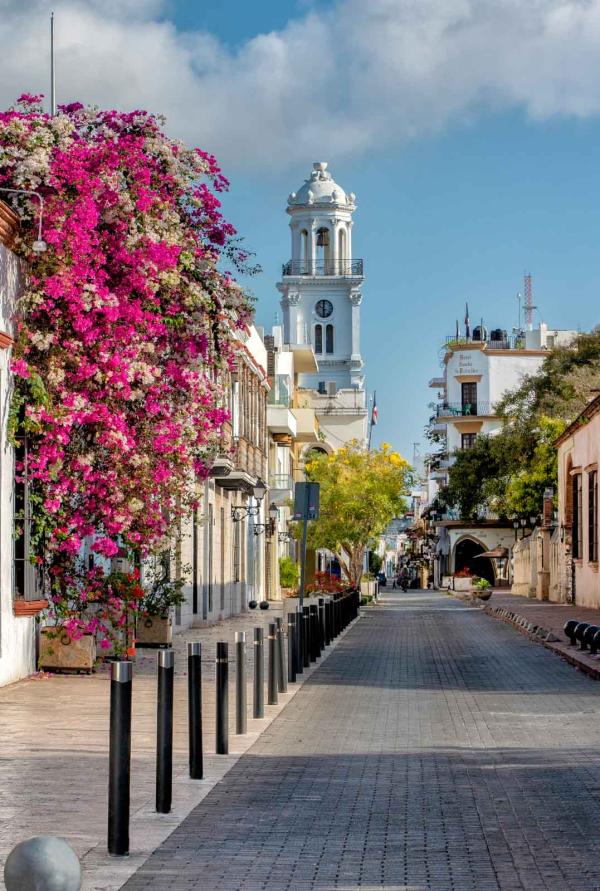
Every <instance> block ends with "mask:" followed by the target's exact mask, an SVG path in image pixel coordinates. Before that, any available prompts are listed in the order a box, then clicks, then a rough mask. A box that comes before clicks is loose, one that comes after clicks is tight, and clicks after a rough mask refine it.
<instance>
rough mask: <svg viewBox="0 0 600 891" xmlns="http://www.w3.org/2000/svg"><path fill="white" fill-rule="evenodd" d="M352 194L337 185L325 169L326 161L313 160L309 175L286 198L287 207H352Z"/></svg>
mask: <svg viewBox="0 0 600 891" xmlns="http://www.w3.org/2000/svg"><path fill="white" fill-rule="evenodd" d="M354 198H355V196H354V194H353V193H352V192H351V193H350V194H349V195H347V194H346V192H345V191H344V190H343V189H342V187H341V186H339V185H338V184H337V183H336V181H335V180H334V178H333V177H332V175H331V174H330V173H329V171H328V170H327V162H326V161H315V162H314V164H313V170H312V173H311V175H310V177H309V178H308V179H307V180H305V181H304V184H303V185H302V186H301V187H300V188H299V189H298V191H297V192H292V193H291V195H290V196H289V198H288V206H289V207H306V206H307V205H313V204H326V205H334V206H337V207H354Z"/></svg>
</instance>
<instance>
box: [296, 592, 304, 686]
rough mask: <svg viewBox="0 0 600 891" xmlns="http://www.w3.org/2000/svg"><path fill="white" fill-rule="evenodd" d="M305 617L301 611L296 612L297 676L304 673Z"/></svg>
mask: <svg viewBox="0 0 600 891" xmlns="http://www.w3.org/2000/svg"><path fill="white" fill-rule="evenodd" d="M303 631H304V615H303V611H302V610H301V609H299V608H298V609H297V610H296V674H297V675H298V674H302V673H303V671H304V637H303V636H302V632H303Z"/></svg>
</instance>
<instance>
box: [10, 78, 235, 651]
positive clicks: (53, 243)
mask: <svg viewBox="0 0 600 891" xmlns="http://www.w3.org/2000/svg"><path fill="white" fill-rule="evenodd" d="M0 186H1V187H6V188H13V189H24V190H35V191H37V192H38V193H40V194H41V195H42V197H43V199H44V218H43V220H44V227H43V237H44V240H45V241H46V242H47V245H48V250H47V251H46V252H45V253H36V252H35V251H34V250H33V248H32V245H33V242H34V240H35V238H36V229H35V223H36V220H37V217H38V213H39V205H38V201H37V199H36V198H35V197H34V196H32V195H24V194H18V195H14V194H13V195H6V196H5V195H4V194H3V193H2V194H1V197H2V198H3V199H4V200H8V201H10V203H12V205H13V207H14V208H15V209H16V210H17V211H18V212H19V214H20V216H21V217H22V219H23V220H24V223H23V225H22V227H21V229H20V232H19V234H18V236H17V240H16V244H15V247H14V250H15V251H16V252H17V253H18V254H19V255H20V256H21V257H22V258H23V259H24V261H25V263H26V270H27V275H26V282H25V288H24V291H23V293H22V295H21V296H20V298H19V305H18V308H17V315H16V318H15V337H16V342H15V346H14V350H13V358H12V371H13V374H14V378H15V388H14V395H13V401H12V411H11V435H12V437H13V439H14V441H15V443H22V442H23V441H24V440H25V439H26V443H27V453H26V461H25V458H24V457H23V458H22V460H20V461H19V462H18V464H17V473H18V474H20V475H21V476H24V475H26V477H27V480H28V484H29V490H30V503H31V504H32V505H33V511H32V522H33V529H32V541H33V543H34V551H35V554H34V558H35V559H36V560H37V562H38V563H39V564H40V565H41V566H42V567H43V569H44V575H45V578H46V586H47V590H48V591H49V593H50V596H51V603H52V615H53V616H54V618H56V619H57V620H58V621H59V622H62V623H63V625H65V624H68V627H69V630H70V632H72V633H74V634H76V633H84V632H86V631H93V632H94V633H99V635H100V639H105V640H110V639H111V635H112V630H111V629H114V627H115V625H116V626H118V625H119V623H122V621H123V619H122V616H123V614H124V611H126V610H127V609H130V608H134V607H135V603H136V602H137V601H138V600H139V597H138V596H137V595H138V593H139V592H138V591H137V587H139V586H138V582H137V579H134V580H133V582H132V585H133V588H135V589H136V590H135V591H134V590H133V588H132V590H125V587H126V586H124V581H123V578H122V577H119V578H117V577H116V576H115V574H114V573H111V571H110V568H109V567H110V562H109V561H110V559H111V558H113V557H115V556H116V555H117V554H119V553H123V550H125V551H126V552H128V553H130V554H131V552H134V551H137V552H139V553H140V554H141V555H142V556H145V555H147V554H150V553H152V552H157V551H158V550H160V549H161V548H164V546H165V545H164V543H165V541H167V540H168V537H169V535H170V534H171V532H172V530H173V528H174V526H175V524H176V523H177V522H178V520H179V518H180V517H181V515H182V512H184V511H187V510H188V509H189V507H190V506H191V504H192V503H193V502H194V498H195V485H194V484H195V481H196V480H197V478H198V477H202V476H203V475H205V474H206V472H207V468H208V467H209V466H210V462H211V455H212V454H213V452H214V450H215V448H216V446H217V443H218V439H219V435H220V431H221V426H222V424H223V421H224V420H225V418H226V412H225V410H224V408H223V399H222V393H221V390H220V385H219V371H220V370H221V369H223V368H226V367H228V366H229V365H231V362H232V360H233V352H234V343H235V329H236V328H238V327H243V326H244V325H245V324H246V323H247V321H248V319H249V317H250V312H251V310H250V305H249V300H248V298H247V296H246V295H245V294H244V293H243V292H242V291H241V290H240V288H239V287H238V285H237V284H236V283H235V281H234V280H233V278H232V276H231V274H229V273H227V272H223V271H221V269H220V268H219V266H218V264H219V261H222V260H225V261H227V260H230V261H233V263H234V264H236V265H238V266H239V264H243V263H244V262H245V261H246V260H247V257H245V256H244V254H243V253H242V251H241V250H240V248H239V246H238V245H237V243H236V241H235V240H234V235H235V232H234V229H233V228H232V226H231V225H230V224H229V223H227V222H226V220H225V219H224V218H223V216H222V213H221V206H220V202H219V199H218V194H219V193H220V192H222V191H223V190H224V189H226V187H227V181H226V180H225V178H224V177H223V176H222V174H221V172H220V170H219V168H218V166H217V164H216V162H215V159H214V158H213V157H212V156H210V155H208V154H206V153H205V152H202V151H200V150H199V149H194V150H189V149H187V148H185V147H184V146H183V145H182V144H181V143H179V142H176V141H173V140H171V139H169V138H168V137H167V136H166V135H165V134H164V132H162V130H161V126H160V122H159V121H158V120H157V119H156V118H155V117H153V116H152V115H150V114H148V113H146V112H143V111H135V112H132V113H130V114H122V113H118V112H116V111H100V110H98V109H94V108H88V107H84V106H82V105H80V104H73V105H68V106H63V107H61V108H60V109H59V113H58V114H57V115H56V116H55V117H50V116H48V115H47V114H45V113H44V112H43V111H42V109H41V107H40V106H39V97H33V96H23V97H21V99H20V100H19V101H18V103H17V104H16V105H15V106H14V107H13V108H11V109H10V110H8V111H6V112H3V113H0ZM84 542H87V543H88V545H89V547H90V548H91V551H92V552H95V553H96V554H97V555H98V556H99V558H104V559H99V560H98V561H97V563H96V565H94V566H92V567H91V568H90V567H87V568H85V569H84V568H83V567H82V566H81V562H80V557H81V553H82V545H83V544H84ZM103 567H104V568H103ZM132 578H133V577H132ZM99 600H102V601H103V603H104V604H105V606H106V608H105V609H104V610H100V611H98V610H97V611H96V612H95V613H94V614H93V617H90V611H89V610H88V611H86V610H85V609H84V608H82V607H84V606H85V604H86V603H88V602H90V601H94V602H97V601H99ZM115 617H116V619H115ZM112 636H113V637H114V635H112Z"/></svg>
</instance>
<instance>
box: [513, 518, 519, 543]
mask: <svg viewBox="0 0 600 891" xmlns="http://www.w3.org/2000/svg"><path fill="white" fill-rule="evenodd" d="M518 528H519V521H518V520H513V529H514V530H515V541H516V540H517V530H518Z"/></svg>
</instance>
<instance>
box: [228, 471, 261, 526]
mask: <svg viewBox="0 0 600 891" xmlns="http://www.w3.org/2000/svg"><path fill="white" fill-rule="evenodd" d="M266 491H267V484H266V483H265V482H263V480H261V478H260V477H258V479H257V480H256V482H255V483H254V485H253V486H252V495H253V496H254V499H255V500H256V501H258V504H255V505H253V506H252V507H245V506H244V505H237V506H233V507H232V508H231V518H232V520H233V522H234V523H239V522H240V520H245V519H246V517H256V516H258V514H259V513H260V502H261V501H262V500H263V498H264V497H265V493H266Z"/></svg>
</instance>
